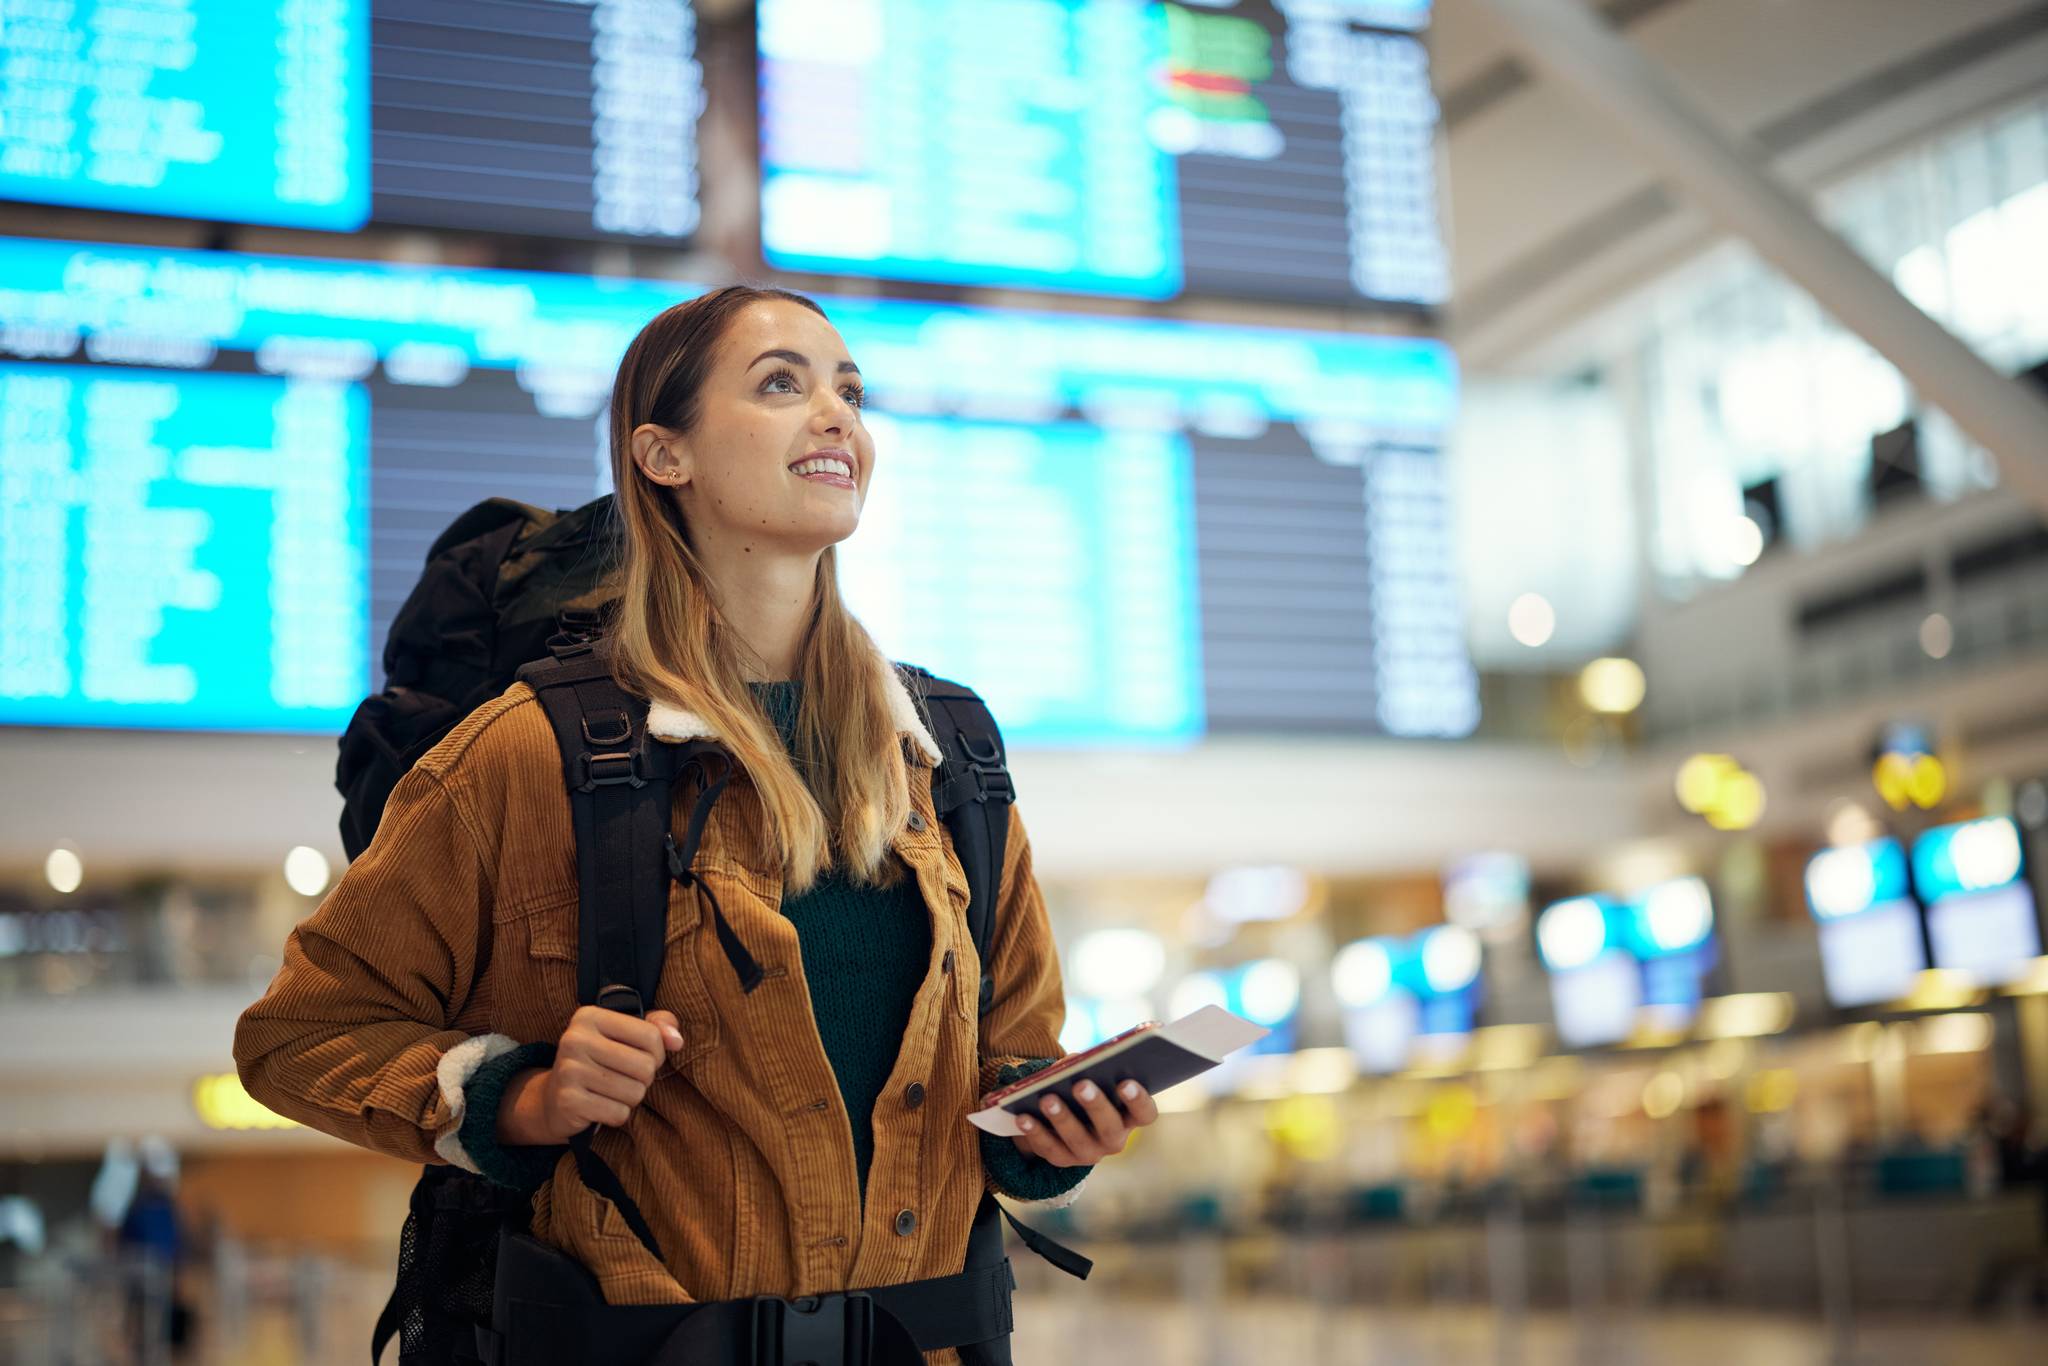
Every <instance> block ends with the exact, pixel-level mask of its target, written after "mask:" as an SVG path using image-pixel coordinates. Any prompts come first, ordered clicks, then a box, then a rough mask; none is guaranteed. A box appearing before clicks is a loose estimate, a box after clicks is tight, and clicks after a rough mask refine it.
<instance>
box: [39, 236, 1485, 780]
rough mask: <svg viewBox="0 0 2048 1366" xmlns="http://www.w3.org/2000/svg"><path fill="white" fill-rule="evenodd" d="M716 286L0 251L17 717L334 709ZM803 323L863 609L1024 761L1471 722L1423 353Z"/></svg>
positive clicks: (162, 253)
mask: <svg viewBox="0 0 2048 1366" xmlns="http://www.w3.org/2000/svg"><path fill="white" fill-rule="evenodd" d="M695 292H696V287H694V286H690V285H686V284H681V283H677V282H672V281H636V280H612V279H598V278H592V277H588V276H571V275H551V274H539V273H529V272H516V271H489V270H467V269H454V268H432V267H411V266H399V265H389V264H373V263H368V262H348V261H330V260H315V259H294V258H285V257H276V256H247V255H234V254H227V253H208V252H199V251H183V250H166V249H155V248H141V247H127V246H104V245H97V244H79V243H62V242H35V241H25V240H18V239H17V240H0V366H4V367H5V371H4V382H5V383H6V384H7V385H8V386H9V387H8V388H7V390H6V396H7V397H6V402H5V403H4V404H0V414H4V421H0V443H4V444H0V460H4V469H5V481H4V483H0V519H4V520H0V528H4V538H5V545H4V549H0V604H5V610H6V611H7V612H9V613H10V614H11V615H9V616H8V617H7V618H6V631H5V636H4V640H5V644H4V646H0V653H4V658H0V723H15V724H36V725H59V724H62V725H124V726H195V727H196V726H204V727H209V728H221V729H252V730H255V729H278V730H333V729H337V728H338V727H339V725H340V724H341V723H342V721H343V720H344V719H345V718H346V716H347V713H348V710H349V708H350V707H351V706H352V705H353V704H354V702H355V701H356V700H358V699H359V698H360V696H361V695H362V694H363V693H364V692H365V691H367V690H369V689H373V688H376V687H379V686H381V685H382V680H381V678H380V677H379V674H378V670H377V667H376V663H375V661H376V656H377V652H378V651H379V650H380V649H381V646H382V642H383V639H384V635H385V632H386V630H387V629H388V627H389V624H390V621H391V619H392V617H393V615H394V614H395V613H396V611H397V609H398V606H399V604H400V603H401V602H402V601H403V600H404V598H405V595H406V594H407V593H408V592H409V591H410V590H411V588H412V586H413V584H414V582H415V581H416V580H417V579H418V577H419V573H420V568H421V565H422V563H423V561H424V557H425V554H426V550H427V547H428V545H429V544H431V542H432V541H433V539H434V537H435V536H436V535H438V534H439V533H440V531H441V530H442V529H443V528H444V527H446V526H447V524H448V523H449V522H450V521H451V520H452V519H453V518H454V517H455V516H456V515H457V514H459V513H460V512H462V511H463V510H464V509H465V508H467V507H469V506H470V505H472V504H474V503H476V502H478V501H480V500H481V499H484V498H487V497H491V496H496V495H503V496H509V497H514V498H521V499H524V500H526V501H528V502H533V503H538V504H541V505H543V506H551V507H568V506H574V505H576V504H578V503H582V502H584V501H586V500H588V499H589V498H591V497H593V496H595V495H597V494H599V493H601V492H604V491H605V490H606V489H607V488H608V487H609V477H610V476H609V461H608V456H607V453H606V451H605V442H606V435H605V425H604V418H605V405H606V402H607V400H608V397H609V391H610V385H611V380H612V372H613V370H614V368H615V367H616V365H617V362H618V357H619V356H620V355H621V353H622V352H623V351H624V349H625V346H626V344H627V342H628V341H629V340H631V338H632V336H633V334H634V333H635V332H637V331H638V330H639V328H640V327H641V326H642V325H643V324H644V323H645V322H646V321H647V320H648V319H650V318H652V317H653V316H654V315H655V314H656V313H658V312H659V311H660V310H662V309H663V308H666V307H668V306H669V305H671V304H674V303H676V302H679V301H681V300H683V299H685V298H688V297H690V296H691V295H692V294H694V293H695ZM820 302H821V303H822V304H823V305H824V307H825V308H826V309H827V310H828V312H829V313H830V314H831V316H832V318H833V320H834V322H835V323H836V324H837V326H838V327H839V329H840V331H841V333H842V334H843V335H844V336H845V338H846V342H847V345H848V347H849V349H850V350H851V352H852V354H853V355H854V356H855V357H856V358H857V360H858V362H859V364H860V366H861V369H862V371H863V374H864V377H865V379H866V381H867V385H868V391H869V394H870V398H871V405H872V406H871V407H870V409H869V414H870V421H871V422H872V424H873V428H874V433H875V437H876V442H877V452H878V464H877V471H876V475H875V478H874V481H873V484H872V488H871V492H870V495H869V503H868V506H867V508H866V511H865V513H864V516H863V521H862V526H861V529H860V530H859V532H857V533H856V535H855V536H854V537H853V538H852V539H851V540H850V541H848V542H847V543H846V545H845V546H844V547H843V548H842V553H841V562H842V568H841V575H842V585H843V587H844V591H845V594H846V597H847V600H848V602H849V603H850V604H851V605H852V606H853V608H854V610H855V611H856V613H857V614H859V615H860V616H861V617H862V619H863V620H864V621H866V622H867V623H868V624H869V626H870V629H871V630H872V632H873V633H874V635H875V636H876V638H877V639H878V640H879V641H880V642H881V644H882V646H883V647H884V648H885V649H887V650H888V651H889V652H890V653H891V654H892V655H894V656H896V657H897V658H901V659H906V660H910V661H912V662H915V663H920V664H923V665H925V666H927V667H929V668H931V669H933V670H934V671H936V672H939V673H942V674H947V675H950V676H954V677H958V678H960V679H962V680H963V681H965V682H968V683H970V684H972V685H973V686H975V687H977V688H980V689H981V690H982V691H984V692H985V693H986V694H987V695H988V696H989V697H990V699H991V701H992V703H994V705H995V707H996V710H997V712H998V714H999V716H1000V717H1001V719H1002V720H1003V723H1004V727H1005V730H1006V731H1007V732H1009V733H1011V734H1012V735H1013V736H1014V737H1015V738H1016V739H1017V740H1018V741H1019V742H1020V743H1023V744H1027V745H1029V744H1072V745H1100V744H1173V743H1182V742H1185V741H1187V740H1190V739H1193V738H1196V737H1199V736H1202V735H1210V734H1230V733H1237V734H1242V733H1254V732H1256V733H1272V732H1294V733H1330V732H1340V733H1342V732H1348V733H1360V734H1373V733H1387V734H1397V735H1416V736H1428V735H1438V736H1443V735H1462V734H1465V733H1468V732H1469V731H1470V730H1471V729H1472V727H1473V725H1474V724H1475V723H1476V721H1477V717H1478V712H1477V707H1478V702H1477V689H1476V683H1475V679H1474V675H1473V672H1472V668H1471V663H1470V660H1469V659H1468V658H1467V656H1466V654H1465V647H1464V621H1463V614H1462V611H1461V610H1460V608H1459V603H1458V598H1457V593H1456V588H1455V579H1456V575H1455V565H1454V561H1453V555H1452V547H1451V542H1450V520H1451V519H1450V516H1449V509H1448V507H1447V505H1446V502H1445V492H1444V479H1443V473H1442V469H1441V455H1440V451H1439V444H1440V442H1441V440H1442V437H1443V434H1444V432H1445V430H1446V428H1447V427H1448V425H1449V423H1450V420H1451V417H1452V414H1453V412H1454V408H1455V403H1456V393H1457V376H1456V369H1455V365H1454V363H1453V361H1452V358H1451V355H1450V353H1449V351H1448V350H1447V348H1445V347H1444V346H1442V345H1441V344H1440V343H1437V342H1434V341H1429V340H1423V339H1418V338H1406V337H1388V336H1367V335H1359V334H1338V333H1324V332H1309V331H1287V330H1280V329H1269V328H1248V327H1234V326H1223V325H1217V324H1197V323H1171V322H1164V321H1158V320H1149V319H1135V318H1106V317H1087V316H1081V315H1072V314H1036V313H1023V312H1015V311H1007V310H995V309H975V308H968V307H964V306H960V305H943V304H930V303H918V302H909V301H902V300H879V299H849V298H823V299H821V300H820ZM110 475H118V476H119V477H118V478H112V479H111V480H110V479H109V476H110ZM124 583H125V584H127V585H128V586H129V587H130V588H131V590H132V591H130V592H129V593H127V594H125V595H124V594H123V593H121V592H119V591H117V590H118V587H119V586H121V585H123V584H124Z"/></svg>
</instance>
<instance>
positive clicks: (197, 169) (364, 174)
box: [0, 0, 703, 240]
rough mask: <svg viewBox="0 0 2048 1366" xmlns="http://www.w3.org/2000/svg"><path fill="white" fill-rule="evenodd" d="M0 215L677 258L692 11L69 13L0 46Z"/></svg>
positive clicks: (691, 190) (483, 0)
mask: <svg viewBox="0 0 2048 1366" xmlns="http://www.w3.org/2000/svg"><path fill="white" fill-rule="evenodd" d="M0 61H4V62H5V63H6V70H7V80H6V82H5V83H4V85H0V199H20V200H34V201H39V202H43V203H51V204H65V205H73V206H77V207H83V208H96V209H120V210H126V211H131V212H139V213H153V214H166V215H181V216H189V217H194V218H201V219H206V220H212V221H220V220H226V221H232V222H248V223H269V224H277V225H281V226H288V227H304V228H323V229H330V230H339V231H350V230H353V229H356V228H360V227H362V226H363V225H364V223H365V222H366V221H371V220H375V221H379V222H389V223H394V224H418V225H422V226H431V227H443V228H467V229H478V230H490V231H498V232H513V233H522V234H531V235H535V236H548V237H582V238H612V237H621V238H625V237H657V238H663V239H669V240H680V239H683V238H687V237H689V236H690V235H691V234H693V233H694V232H695V231H696V227H697V221H698V197H697V183H698V167H697V118H698V115H699V113H700V112H701V110H702V105H703V83H702V80H701V71H700V68H699V66H698V63H697V60H696V25H695V17H694V14H693V12H692V10H691V8H690V6H689V4H688V3H686V0H185V2H184V3H181V4H165V3H161V2H160V0H77V3H62V4H57V3H52V4H29V5H19V6H9V7H7V14H6V20H5V22H4V24H0Z"/></svg>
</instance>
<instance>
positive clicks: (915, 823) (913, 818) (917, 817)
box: [910, 811, 924, 831]
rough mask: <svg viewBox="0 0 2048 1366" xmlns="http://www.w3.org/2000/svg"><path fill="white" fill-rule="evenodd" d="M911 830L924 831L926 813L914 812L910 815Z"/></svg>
mask: <svg viewBox="0 0 2048 1366" xmlns="http://www.w3.org/2000/svg"><path fill="white" fill-rule="evenodd" d="M910 828H911V829H912V830H918V831H922V830H923V829H924V812H922V811H913V812H911V813H910Z"/></svg>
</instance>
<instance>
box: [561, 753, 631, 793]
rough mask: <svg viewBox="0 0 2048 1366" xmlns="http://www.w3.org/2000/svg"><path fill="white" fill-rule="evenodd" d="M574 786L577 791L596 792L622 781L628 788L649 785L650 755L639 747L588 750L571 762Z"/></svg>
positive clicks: (572, 785)
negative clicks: (647, 757) (629, 749)
mask: <svg viewBox="0 0 2048 1366" xmlns="http://www.w3.org/2000/svg"><path fill="white" fill-rule="evenodd" d="M571 777H572V778H573V779H574V781H573V782H572V783H571V784H570V786H571V788H572V789H573V790H574V791H577V792H595V791H596V790H597V789H598V788H600V787H617V786H619V785H620V784H621V783H623V784H625V785H626V786H628V787H645V786H647V778H648V766H647V760H646V756H645V755H644V754H643V753H642V752H641V751H639V750H632V751H630V752H628V751H614V752H612V753H610V754H591V753H589V752H587V751H586V752H585V753H582V754H579V755H577V756H576V762H575V763H574V764H573V765H571Z"/></svg>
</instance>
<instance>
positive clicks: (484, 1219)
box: [387, 1167, 529, 1366]
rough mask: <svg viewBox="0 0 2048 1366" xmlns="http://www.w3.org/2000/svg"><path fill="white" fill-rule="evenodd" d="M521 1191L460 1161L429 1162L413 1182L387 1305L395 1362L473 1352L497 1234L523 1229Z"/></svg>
mask: <svg viewBox="0 0 2048 1366" xmlns="http://www.w3.org/2000/svg"><path fill="white" fill-rule="evenodd" d="M528 1213H529V1206H528V1203H527V1199H526V1197H525V1196H523V1195H520V1194H518V1193H517V1192H515V1191H509V1190H506V1189H504V1188H503V1187H500V1186H495V1185H492V1184H491V1183H490V1182H489V1181H486V1180H485V1179H484V1178H483V1177H481V1176H477V1175H475V1174H473V1173H471V1172H466V1171H463V1170H462V1169H461V1168H459V1167H429V1168H427V1170H426V1172H425V1173H424V1174H423V1175H422V1176H421V1177H420V1179H419V1184H418V1185H416V1186H414V1187H413V1191H412V1201H411V1208H410V1209H409V1210H408V1212H407V1214H406V1217H405V1228H404V1229H403V1231H401V1232H400V1234H399V1237H398V1283H397V1286H396V1287H395V1288H394V1289H393V1291H392V1296H391V1307H390V1310H389V1311H387V1312H388V1313H390V1314H391V1315H393V1316H394V1317H395V1325H394V1326H395V1327H396V1329H397V1334H398V1362H399V1366H450V1364H451V1363H470V1362H475V1361H476V1360H477V1353H476V1333H475V1329H476V1326H477V1325H478V1324H488V1323H490V1321H491V1294H492V1289H493V1287H494V1285H495V1284H496V1281H497V1271H498V1235H499V1232H500V1230H502V1229H504V1228H506V1227H508V1226H509V1227H510V1228H512V1229H513V1230H515V1231H524V1230H525V1228H526V1224H527V1217H528Z"/></svg>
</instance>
